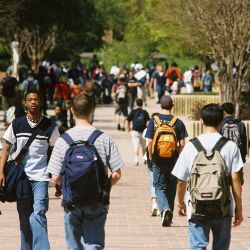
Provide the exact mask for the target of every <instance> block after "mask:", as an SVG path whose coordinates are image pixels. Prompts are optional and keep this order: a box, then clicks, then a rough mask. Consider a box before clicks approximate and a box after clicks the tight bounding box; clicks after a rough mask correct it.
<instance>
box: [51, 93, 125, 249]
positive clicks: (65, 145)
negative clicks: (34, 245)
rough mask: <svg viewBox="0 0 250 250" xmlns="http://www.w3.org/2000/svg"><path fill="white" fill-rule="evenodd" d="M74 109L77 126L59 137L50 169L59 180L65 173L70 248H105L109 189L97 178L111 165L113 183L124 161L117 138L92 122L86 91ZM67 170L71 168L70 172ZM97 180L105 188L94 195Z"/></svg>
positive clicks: (75, 103)
mask: <svg viewBox="0 0 250 250" xmlns="http://www.w3.org/2000/svg"><path fill="white" fill-rule="evenodd" d="M72 112H73V114H74V116H75V119H76V126H75V127H73V128H71V129H69V130H68V131H67V132H66V133H65V134H64V135H62V137H60V138H59V139H58V140H57V142H56V144H55V147H54V150H53V152H52V155H51V159H50V162H49V165H48V169H47V171H48V172H49V173H51V174H52V179H53V181H54V182H56V183H57V184H60V183H61V176H62V191H63V207H64V226H65V235H66V241H67V245H68V249H89V250H90V249H91V250H94V249H103V248H104V246H105V244H104V242H105V231H104V227H105V222H106V219H107V213H108V203H109V202H108V193H109V191H108V190H106V189H105V190H104V189H102V188H104V186H103V185H102V184H103V181H101V182H100V183H99V182H98V181H97V179H98V180H99V177H100V176H99V174H100V173H102V175H103V171H104V170H105V171H107V169H108V168H110V170H111V171H112V173H111V176H110V177H109V180H110V182H111V185H114V184H115V183H116V182H117V181H118V180H119V179H120V178H121V167H122V166H123V161H122V159H121V156H120V154H119V152H118V149H117V147H116V145H115V143H114V141H113V140H112V139H111V138H110V137H109V136H108V135H106V134H104V133H102V132H100V131H98V130H96V129H95V128H94V127H93V126H92V125H91V117H92V115H93V112H94V106H93V103H92V102H91V101H90V97H89V96H88V95H87V94H83V93H81V94H79V95H77V96H75V97H74V98H73V103H72ZM90 150H92V151H90ZM100 159H101V160H100ZM74 164H75V165H74ZM93 164H94V165H93ZM84 169H85V170H84ZM79 170H80V172H79V174H78V173H77V172H76V171H79ZM81 170H82V171H81ZM68 171H71V172H70V176H69V175H68V174H67V173H68ZM96 171H98V173H99V174H97V175H98V176H97V175H96V174H95V173H97V172H96ZM100 171H102V172H100ZM104 179H105V176H104ZM96 182H98V183H99V184H100V186H99V187H101V189H102V190H103V191H105V192H101V194H100V196H96V195H94V194H96V192H97V190H98V188H96ZM105 183H106V182H105ZM99 184H98V185H99ZM103 195H106V196H105V197H106V198H105V199H104V197H103Z"/></svg>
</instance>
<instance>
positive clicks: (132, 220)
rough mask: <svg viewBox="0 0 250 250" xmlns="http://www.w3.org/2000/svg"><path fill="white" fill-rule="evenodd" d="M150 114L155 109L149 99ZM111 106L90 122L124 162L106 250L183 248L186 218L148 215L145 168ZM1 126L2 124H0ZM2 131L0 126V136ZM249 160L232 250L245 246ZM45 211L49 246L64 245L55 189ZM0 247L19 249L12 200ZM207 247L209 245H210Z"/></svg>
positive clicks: (1, 221) (0, 225)
mask: <svg viewBox="0 0 250 250" xmlns="http://www.w3.org/2000/svg"><path fill="white" fill-rule="evenodd" d="M149 104H150V105H149V107H148V110H149V111H150V113H152V112H153V111H157V110H158V108H157V106H156V105H155V104H154V101H152V100H151V101H150V102H149ZM113 111H114V108H113V107H110V106H102V107H98V108H97V110H96V115H95V126H96V127H98V128H100V129H102V130H104V131H105V132H107V133H108V134H110V135H111V136H112V137H113V138H114V139H115V141H116V143H117V145H118V147H119V150H120V152H121V154H122V156H123V159H124V161H125V167H124V169H123V171H122V179H121V181H120V182H119V183H118V184H117V185H116V186H114V187H113V190H112V195H111V196H112V197H111V205H110V210H109V215H108V220H107V224H106V248H105V249H107V250H116V249H124V250H133V249H135V250H136V249H145V250H146V249H147V250H156V249H166V250H170V249H188V238H187V232H188V227H187V221H186V218H183V217H179V216H178V215H176V214H174V219H173V221H174V223H173V225H172V227H171V228H162V227H161V226H160V217H150V197H149V187H148V175H147V169H146V167H145V166H144V165H143V164H142V162H141V164H140V166H137V167H134V166H132V162H133V150H132V144H131V141H130V137H129V134H128V133H127V132H120V131H116V130H115V128H116V124H115V122H114V113H113ZM0 126H1V125H0ZM3 132H4V129H3V128H2V127H0V137H2V134H3ZM249 168H250V164H247V167H246V170H245V175H246V176H245V179H246V183H245V186H244V195H243V200H244V223H243V224H242V225H241V226H240V227H238V228H233V230H232V243H231V248H230V249H232V250H243V249H250V199H249V198H250V192H249V190H250V184H249V180H250V169H249ZM49 193H50V209H49V212H48V214H47V217H48V229H49V239H50V243H51V249H55V250H64V249H66V243H65V237H64V229H63V212H62V208H61V207H60V199H58V198H54V188H53V187H51V188H50V189H49ZM0 208H1V210H2V213H3V214H2V215H1V216H0V250H7V249H9V250H16V249H19V246H20V242H19V229H18V228H19V225H18V217H17V212H16V208H15V204H7V203H6V204H2V203H1V204H0ZM208 249H211V245H209V247H208Z"/></svg>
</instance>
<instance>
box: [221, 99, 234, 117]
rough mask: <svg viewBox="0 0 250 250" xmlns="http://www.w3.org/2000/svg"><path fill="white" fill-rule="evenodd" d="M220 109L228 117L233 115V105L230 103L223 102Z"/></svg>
mask: <svg viewBox="0 0 250 250" xmlns="http://www.w3.org/2000/svg"><path fill="white" fill-rule="evenodd" d="M221 107H222V109H223V111H224V112H225V113H226V114H228V115H232V114H233V113H234V105H233V104H232V103H231V102H225V103H223V104H222V105H221Z"/></svg>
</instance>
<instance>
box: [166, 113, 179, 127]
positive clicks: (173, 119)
mask: <svg viewBox="0 0 250 250" xmlns="http://www.w3.org/2000/svg"><path fill="white" fill-rule="evenodd" d="M177 119H178V118H177V117H176V116H174V117H173V118H172V120H171V121H170V122H169V123H168V125H169V126H170V127H173V126H174V124H175V123H176V121H177Z"/></svg>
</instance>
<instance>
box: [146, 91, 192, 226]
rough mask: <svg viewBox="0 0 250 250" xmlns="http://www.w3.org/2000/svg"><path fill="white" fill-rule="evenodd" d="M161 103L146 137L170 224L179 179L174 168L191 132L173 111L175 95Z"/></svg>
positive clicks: (164, 219) (160, 199) (166, 223)
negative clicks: (159, 111)
mask: <svg viewBox="0 0 250 250" xmlns="http://www.w3.org/2000/svg"><path fill="white" fill-rule="evenodd" d="M160 104H161V108H162V111H161V113H160V114H159V115H156V116H153V118H151V119H150V121H149V124H148V128H147V132H146V136H145V137H146V138H148V139H149V145H148V153H149V159H150V160H151V161H152V165H153V185H154V187H155V192H156V196H157V205H158V209H159V211H160V213H161V218H162V220H161V224H162V226H163V227H169V226H171V224H172V217H173V211H174V199H175V193H176V182H177V179H176V178H175V176H173V175H172V174H171V171H172V170H173V168H174V165H175V162H176V160H177V158H178V155H179V153H180V152H181V151H182V149H183V147H184V145H185V138H186V137H187V136H188V135H187V131H186V127H185V125H184V123H183V122H182V121H181V120H180V119H178V118H177V117H176V116H174V115H172V113H171V110H172V108H173V100H172V98H171V97H170V96H167V95H165V96H163V97H162V98H161V100H160Z"/></svg>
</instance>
